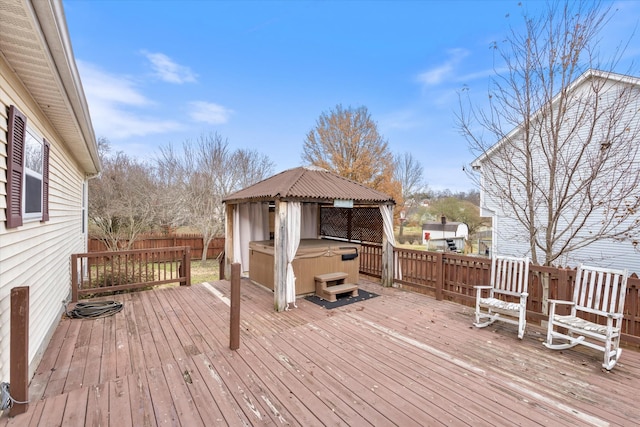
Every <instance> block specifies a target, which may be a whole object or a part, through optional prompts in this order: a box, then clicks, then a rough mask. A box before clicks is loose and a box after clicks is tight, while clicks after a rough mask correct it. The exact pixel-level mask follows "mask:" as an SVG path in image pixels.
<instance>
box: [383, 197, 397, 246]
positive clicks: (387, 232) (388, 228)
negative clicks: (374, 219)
mask: <svg viewBox="0 0 640 427" xmlns="http://www.w3.org/2000/svg"><path fill="white" fill-rule="evenodd" d="M380 213H381V214H382V226H383V229H384V236H385V237H386V238H387V241H388V242H389V243H391V245H392V246H395V245H396V238H395V237H394V235H393V209H392V207H391V205H380Z"/></svg>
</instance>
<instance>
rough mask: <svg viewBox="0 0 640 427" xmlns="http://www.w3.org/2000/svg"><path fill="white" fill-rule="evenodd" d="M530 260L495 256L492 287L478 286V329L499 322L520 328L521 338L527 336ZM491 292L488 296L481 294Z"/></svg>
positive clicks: (492, 261)
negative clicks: (525, 334) (525, 331)
mask: <svg viewBox="0 0 640 427" xmlns="http://www.w3.org/2000/svg"><path fill="white" fill-rule="evenodd" d="M528 285H529V258H528V257H525V258H514V257H507V256H495V257H494V258H493V259H492V260H491V284H490V285H489V286H475V289H476V321H475V323H474V324H473V325H474V326H476V327H477V328H484V327H485V326H489V325H491V324H492V323H493V322H495V321H496V320H500V321H502V322H506V323H511V324H514V325H518V338H520V339H522V337H523V336H524V328H525V326H526V324H527V296H528V295H529V294H528V293H527V288H528ZM484 290H489V296H488V297H486V298H483V297H482V292H483V291H484Z"/></svg>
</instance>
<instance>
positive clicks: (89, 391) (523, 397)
mask: <svg viewBox="0 0 640 427" xmlns="http://www.w3.org/2000/svg"><path fill="white" fill-rule="evenodd" d="M359 286H360V288H361V289H364V290H367V291H369V292H375V293H377V294H378V295H379V296H378V297H376V298H372V299H369V300H366V301H362V302H358V303H356V304H352V305H347V306H344V307H341V308H336V309H333V310H325V309H323V308H321V307H319V306H317V305H315V304H313V303H311V302H309V301H306V300H304V299H298V301H297V306H298V307H297V308H294V309H291V310H288V311H285V312H282V313H276V312H274V311H273V293H272V292H270V291H268V290H265V289H264V288H262V287H260V286H257V285H254V284H252V283H251V282H249V281H247V280H243V281H242V285H241V325H240V326H241V328H240V329H241V345H240V349H238V350H237V351H232V350H230V349H229V348H228V347H229V333H228V331H229V306H228V304H227V303H226V302H225V301H223V299H221V298H220V297H219V296H220V295H221V296H222V297H223V298H224V297H226V298H228V297H229V294H230V285H229V282H227V281H218V282H212V283H210V284H207V285H204V284H198V285H193V286H191V287H174V288H171V287H170V288H163V289H155V290H150V291H142V292H136V293H129V294H122V295H116V296H113V297H108V298H103V299H115V300H119V301H122V302H123V304H124V309H123V311H122V312H120V313H118V314H116V315H114V316H111V317H107V318H102V319H94V320H86V319H85V320H81V319H66V318H65V319H63V320H62V321H61V322H60V325H59V326H58V328H57V329H56V331H55V332H54V334H53V336H52V339H51V342H50V344H49V347H48V348H47V350H46V352H45V354H44V355H43V358H42V362H41V363H40V366H39V367H38V369H37V370H36V373H35V375H34V377H33V379H32V381H31V385H30V399H31V403H30V405H29V410H28V411H27V413H25V414H23V415H20V416H17V417H15V418H9V417H8V416H6V415H3V416H2V417H0V427H4V426H5V425H7V426H8V425H11V426H27V425H33V426H46V425H65V426H66V425H70V426H73V425H87V426H93V425H95V426H98V425H101V426H109V425H111V426H128V425H131V426H155V425H164V424H169V425H182V426H199V425H201V426H209V425H229V426H246V425H268V426H275V425H300V426H316V425H318V426H320V425H343V426H349V425H358V426H361V425H362V426H365V425H372V426H387V425H389V426H391V425H397V426H412V425H415V426H419V425H461V426H462V425H470V426H483V425H487V426H489V425H492V426H493V425H497V426H501V425H504V426H510V425H554V426H556V425H557V426H565V425H566V426H569V425H597V426H606V425H612V426H613V425H621V426H626V425H635V424H636V422H637V420H638V419H640V408H639V406H640V405H638V404H637V390H638V384H639V383H640V352H638V351H637V350H634V349H631V348H625V349H624V350H623V355H622V357H621V359H620V361H619V362H618V365H617V366H616V367H615V368H614V369H613V370H612V371H611V372H606V371H603V370H602V369H601V366H600V365H601V360H600V359H601V354H599V353H597V352H595V351H593V350H591V349H583V348H581V347H576V348H575V349H570V350H565V351H561V352H554V351H551V350H549V349H546V348H544V347H543V346H542V341H543V340H544V331H543V330H541V329H540V328H539V327H535V326H531V325H529V326H528V327H527V331H526V334H525V337H524V339H522V340H518V339H517V337H516V331H515V326H511V325H507V324H502V323H501V324H498V325H495V326H490V327H488V328H484V329H476V328H474V327H472V326H471V325H472V322H473V313H472V311H471V309H470V308H468V307H464V306H461V305H458V304H454V303H451V302H446V301H436V300H435V299H433V298H431V297H428V296H425V295H420V294H416V293H411V292H407V291H403V290H400V289H396V288H382V287H381V286H380V285H378V284H376V283H374V282H371V281H367V280H366V278H363V279H362V280H361V282H360V283H359ZM211 288H213V289H214V290H215V294H217V295H214V293H212V292H211V291H210V289H211Z"/></svg>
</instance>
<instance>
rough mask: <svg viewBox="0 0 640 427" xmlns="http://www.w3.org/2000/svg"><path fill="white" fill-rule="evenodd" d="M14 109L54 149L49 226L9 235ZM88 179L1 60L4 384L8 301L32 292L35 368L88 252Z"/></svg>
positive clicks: (0, 355)
mask: <svg viewBox="0 0 640 427" xmlns="http://www.w3.org/2000/svg"><path fill="white" fill-rule="evenodd" d="M12 104H13V105H16V106H17V107H18V109H19V110H20V111H22V112H23V113H24V114H25V115H26V116H27V124H28V126H30V127H32V128H33V129H35V130H36V131H37V132H38V133H39V134H40V135H42V136H43V137H44V138H46V139H47V141H49V142H50V144H51V151H50V163H49V167H50V174H49V214H50V219H49V221H47V222H46V223H40V222H39V221H36V222H25V223H24V225H23V226H21V227H18V228H15V229H6V223H5V218H6V182H7V178H6V175H7V174H6V170H7V159H6V157H7V106H9V105H12ZM84 179H85V178H84V174H83V173H82V171H81V168H79V167H78V165H77V164H76V163H75V162H74V161H73V160H72V157H71V155H70V153H68V152H67V151H66V149H65V147H64V145H63V144H61V142H60V137H59V136H58V135H57V134H56V133H55V131H54V130H53V129H52V127H51V125H50V124H49V123H48V121H47V120H46V119H45V118H44V116H43V114H42V113H41V112H40V111H39V110H38V107H37V106H36V105H35V103H34V102H33V100H32V99H31V98H30V96H29V95H28V93H27V92H26V91H25V90H24V89H23V88H22V86H21V85H20V83H19V82H18V81H17V79H16V78H15V76H13V74H12V73H10V70H9V69H8V67H7V66H6V64H5V63H4V62H3V61H2V59H0V240H1V244H0V381H9V338H10V337H9V333H10V322H9V319H10V296H11V289H12V288H14V287H16V286H29V287H30V307H29V320H30V326H29V364H30V372H31V374H32V373H33V371H34V370H35V368H36V367H37V364H38V362H39V360H40V358H41V355H42V352H43V351H44V348H45V347H46V345H47V344H48V341H49V338H50V335H51V333H52V331H53V330H54V329H55V326H56V325H57V324H58V321H59V319H60V315H61V313H62V309H63V306H62V301H63V300H66V299H67V298H68V296H69V293H70V283H71V278H70V277H71V276H70V255H71V254H72V253H80V252H85V250H86V236H84V235H83V232H82V191H83V182H84Z"/></svg>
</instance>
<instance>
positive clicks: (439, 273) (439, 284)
mask: <svg viewBox="0 0 640 427" xmlns="http://www.w3.org/2000/svg"><path fill="white" fill-rule="evenodd" d="M435 273H436V277H435V279H436V301H442V298H443V292H442V291H443V287H444V256H443V253H442V252H437V253H436V271H435Z"/></svg>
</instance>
